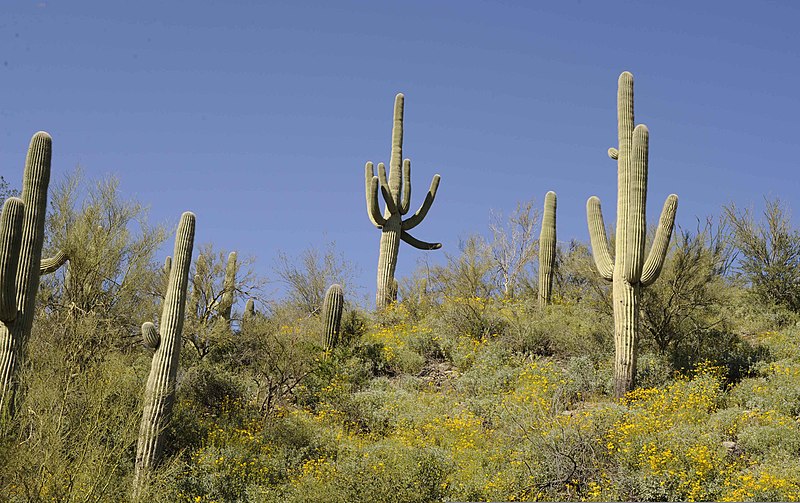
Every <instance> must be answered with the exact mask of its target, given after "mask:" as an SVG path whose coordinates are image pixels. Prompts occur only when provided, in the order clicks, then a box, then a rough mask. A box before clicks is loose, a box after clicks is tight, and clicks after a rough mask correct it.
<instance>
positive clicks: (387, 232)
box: [364, 93, 442, 309]
mask: <svg viewBox="0 0 800 503" xmlns="http://www.w3.org/2000/svg"><path fill="white" fill-rule="evenodd" d="M403 106H404V97H403V95H402V93H401V94H398V95H397V96H396V97H395V100H394V125H393V127H392V154H391V160H390V162H389V176H388V178H387V176H386V167H385V166H384V164H383V163H380V164H378V175H377V176H375V170H374V166H373V164H372V163H371V162H367V164H366V166H365V167H364V179H365V184H366V195H367V215H368V216H369V219H370V221H371V222H372V224H373V225H374V226H375V227H377V228H378V229H381V246H380V254H379V256H378V291H377V293H376V295H375V301H376V305H377V308H378V309H383V308H385V307H387V306H388V305H389V304H391V303H392V301H393V300H394V298H393V294H392V291H393V289H392V281H393V280H394V272H395V268H396V267H397V253H398V251H399V249H400V240H403V241H405V242H406V243H408V244H410V245H411V246H413V247H414V248H418V249H420V250H437V249H439V248H441V247H442V244H441V243H426V242H424V241H420V240H419V239H417V238H415V237H413V236H412V235H411V234H409V233H408V231H410V230H411V229H413V228H414V227H416V226H417V225H419V224H420V222H422V220H423V219H424V218H425V215H427V214H428V210H430V208H431V205H432V204H433V200H434V198H435V197H436V190H437V189H438V188H439V180H440V176H439V175H434V176H433V181H431V186H430V189H429V190H428V194H427V195H426V196H425V201H424V202H423V203H422V206H421V207H420V208H419V210H417V212H416V213H414V215H412V216H411V217H409V218H407V219H405V220H403V215H405V214H406V213H408V210H409V208H410V206H411V161H410V160H409V159H405V160H403ZM401 164H402V166H401ZM401 170H402V173H401ZM379 186H380V192H381V193H382V194H383V199H384V201H385V203H386V209H385V211H384V213H381V210H380V207H379V204H378V203H379V201H378V187H379Z"/></svg>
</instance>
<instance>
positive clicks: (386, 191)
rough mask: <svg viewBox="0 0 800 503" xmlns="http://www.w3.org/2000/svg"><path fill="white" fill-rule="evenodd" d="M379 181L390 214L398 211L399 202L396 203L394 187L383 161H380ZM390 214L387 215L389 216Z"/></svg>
mask: <svg viewBox="0 0 800 503" xmlns="http://www.w3.org/2000/svg"><path fill="white" fill-rule="evenodd" d="M378 181H379V182H380V187H381V194H383V200H384V201H386V209H387V210H388V212H389V215H392V214H393V213H397V204H396V203H395V200H394V197H393V196H392V195H391V194H392V189H391V187H390V186H389V182H388V181H387V179H386V165H385V164H383V163H382V162H379V163H378ZM389 215H387V218H388V216H389Z"/></svg>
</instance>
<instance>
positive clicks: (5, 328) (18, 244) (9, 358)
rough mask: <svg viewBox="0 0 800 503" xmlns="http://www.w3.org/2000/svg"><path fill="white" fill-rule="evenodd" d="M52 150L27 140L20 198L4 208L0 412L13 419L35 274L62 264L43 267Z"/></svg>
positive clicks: (45, 139)
mask: <svg viewBox="0 0 800 503" xmlns="http://www.w3.org/2000/svg"><path fill="white" fill-rule="evenodd" d="M52 153H53V145H52V139H51V138H50V135H49V134H47V133H45V132H42V131H40V132H38V133H36V134H35V135H33V138H31V143H30V147H29V148H28V155H27V157H26V159H25V174H24V176H23V181H22V198H16V197H12V198H9V199H8V200H6V202H5V203H4V204H3V215H2V236H0V254H2V257H0V379H2V383H0V386H2V388H1V389H0V412H2V414H4V415H5V414H13V397H14V392H15V390H16V373H17V370H18V368H19V363H20V360H21V359H22V356H23V355H24V353H25V348H26V346H27V343H28V338H29V337H30V334H31V328H32V326H33V312H34V307H35V305H36V291H37V290H38V288H39V276H40V274H46V273H48V272H52V271H55V269H57V268H58V267H60V266H61V265H62V264H63V263H64V261H66V255H65V254H61V253H60V254H59V255H57V256H56V257H53V258H52V259H45V261H44V263H42V246H43V244H44V224H45V215H46V213H47V187H48V185H49V184H50V160H51V158H52Z"/></svg>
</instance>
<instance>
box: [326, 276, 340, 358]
mask: <svg viewBox="0 0 800 503" xmlns="http://www.w3.org/2000/svg"><path fill="white" fill-rule="evenodd" d="M343 307H344V292H343V291H342V287H341V285H336V284H334V285H331V286H330V287H329V288H328V291H327V292H325V302H324V303H323V304H322V319H323V321H324V323H325V351H326V352H330V351H332V350H333V348H335V347H336V344H337V343H338V342H339V329H340V327H341V325H342V308H343Z"/></svg>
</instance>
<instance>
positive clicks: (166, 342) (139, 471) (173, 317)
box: [133, 211, 195, 499]
mask: <svg viewBox="0 0 800 503" xmlns="http://www.w3.org/2000/svg"><path fill="white" fill-rule="evenodd" d="M194 228H195V216H194V214H193V213H190V212H188V211H187V212H186V213H184V214H183V215H182V216H181V221H180V224H179V225H178V231H177V233H176V235H175V253H174V257H175V258H174V260H173V264H172V267H171V268H170V269H171V270H170V276H169V284H168V286H167V294H166V296H165V298H164V307H163V309H162V312H161V321H160V323H159V330H160V334H159V333H158V332H156V330H155V327H154V326H153V324H152V323H145V324H144V325H142V335H143V339H144V342H145V344H146V345H148V346H149V347H154V348H155V353H154V354H153V363H152V366H151V368H150V377H148V379H147V388H145V393H144V411H143V413H142V423H141V427H140V428H139V439H138V442H137V445H136V470H135V473H134V489H133V494H134V499H136V498H138V495H139V492H140V490H141V489H142V487H143V485H144V483H145V480H146V478H147V474H148V472H149V471H150V470H151V469H152V468H153V467H154V466H155V465H156V464H157V463H158V461H159V457H160V456H161V452H162V450H163V447H164V446H163V437H162V431H163V429H164V427H165V426H166V425H167V423H168V421H169V417H170V414H171V413H172V405H173V403H174V401H175V378H176V375H177V372H178V357H179V355H180V351H181V331H182V330H183V320H184V315H185V312H186V289H187V286H188V284H189V266H190V265H191V262H192V247H193V246H194Z"/></svg>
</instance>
